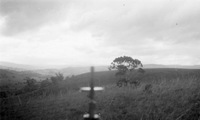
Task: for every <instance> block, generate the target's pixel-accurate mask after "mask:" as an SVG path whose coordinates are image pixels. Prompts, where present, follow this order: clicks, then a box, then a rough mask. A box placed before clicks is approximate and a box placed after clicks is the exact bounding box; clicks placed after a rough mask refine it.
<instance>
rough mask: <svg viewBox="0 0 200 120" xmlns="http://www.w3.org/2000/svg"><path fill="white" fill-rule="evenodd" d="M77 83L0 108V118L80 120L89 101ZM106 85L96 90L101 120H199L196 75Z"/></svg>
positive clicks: (199, 93) (199, 89) (199, 88)
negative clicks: (65, 91)
mask: <svg viewBox="0 0 200 120" xmlns="http://www.w3.org/2000/svg"><path fill="white" fill-rule="evenodd" d="M73 84H75V82H73ZM63 85H64V84H63ZM68 85H69V84H68ZM147 85H151V86H152V87H150V88H149V91H151V92H146V91H145V86H147ZM77 86H79V85H75V89H69V91H68V92H67V93H63V94H57V95H49V96H41V97H31V99H29V101H28V102H27V101H25V102H24V103H23V104H22V105H19V104H13V105H11V106H8V105H4V106H3V107H1V108H2V109H4V110H5V109H7V111H6V112H1V117H2V118H1V119H2V120H3V119H20V120H28V119H31V120H39V119H42V120H55V119H56V120H81V119H82V115H83V114H84V113H85V112H87V111H88V102H89V100H88V98H87V94H86V93H80V92H79V91H78V89H77ZM71 87H72V86H71ZM72 88H73V87H72ZM105 88H106V90H105V91H103V92H100V93H96V101H97V110H96V112H97V113H100V115H101V118H102V120H198V119H199V117H200V112H199V111H200V78H199V77H195V76H192V75H190V76H187V77H185V76H184V77H180V76H178V77H177V76H176V77H173V78H170V79H169V78H166V77H160V78H159V79H157V80H152V79H151V80H150V82H143V83H142V84H141V86H140V87H138V88H134V87H131V86H128V87H121V88H119V87H116V86H115V83H113V84H108V85H105Z"/></svg>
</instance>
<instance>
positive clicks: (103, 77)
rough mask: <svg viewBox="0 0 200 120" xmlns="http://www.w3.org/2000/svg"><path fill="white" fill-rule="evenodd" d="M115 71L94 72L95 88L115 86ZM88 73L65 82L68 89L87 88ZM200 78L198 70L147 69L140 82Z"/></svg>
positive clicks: (199, 70)
mask: <svg viewBox="0 0 200 120" xmlns="http://www.w3.org/2000/svg"><path fill="white" fill-rule="evenodd" d="M115 73H116V71H99V72H97V71H95V74H94V80H95V85H96V86H107V85H113V84H114V85H115V83H116V81H117V80H118V78H117V77H115ZM90 76H91V75H90V73H84V74H80V75H76V76H74V77H73V78H71V79H69V81H68V82H67V84H66V85H67V86H68V87H72V86H74V87H77V89H78V88H80V87H82V86H88V85H89V81H90ZM199 77H200V69H179V68H178V69H176V68H153V69H151V68H149V69H145V73H144V76H143V77H142V80H141V82H143V83H149V82H156V81H162V80H172V79H177V78H179V79H188V80H189V79H196V78H199Z"/></svg>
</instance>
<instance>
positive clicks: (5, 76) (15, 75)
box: [0, 69, 46, 86]
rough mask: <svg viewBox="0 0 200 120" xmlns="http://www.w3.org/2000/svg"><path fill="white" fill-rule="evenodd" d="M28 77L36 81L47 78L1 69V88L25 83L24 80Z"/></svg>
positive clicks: (27, 72) (30, 73) (32, 73)
mask: <svg viewBox="0 0 200 120" xmlns="http://www.w3.org/2000/svg"><path fill="white" fill-rule="evenodd" d="M26 77H30V78H34V79H36V80H40V79H45V78H46V76H44V75H41V74H39V73H34V72H30V71H15V70H9V69H0V86H3V85H8V84H15V83H19V82H20V83H22V82H25V81H24V78H26Z"/></svg>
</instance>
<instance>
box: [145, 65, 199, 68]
mask: <svg viewBox="0 0 200 120" xmlns="http://www.w3.org/2000/svg"><path fill="white" fill-rule="evenodd" d="M143 67H144V68H184V69H200V65H162V64H144V66H143Z"/></svg>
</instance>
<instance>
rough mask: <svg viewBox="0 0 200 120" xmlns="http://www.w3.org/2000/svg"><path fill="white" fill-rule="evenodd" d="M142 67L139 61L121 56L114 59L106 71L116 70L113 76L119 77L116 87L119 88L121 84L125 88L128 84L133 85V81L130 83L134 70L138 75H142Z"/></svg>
mask: <svg viewBox="0 0 200 120" xmlns="http://www.w3.org/2000/svg"><path fill="white" fill-rule="evenodd" d="M142 67H143V65H142V63H141V61H140V60H138V59H133V58H132V57H129V56H121V57H118V58H115V59H114V60H113V62H112V63H111V65H110V66H109V68H108V69H109V70H117V72H116V74H115V76H117V77H119V80H118V81H117V86H119V87H121V86H122V85H123V84H124V86H127V84H128V83H134V82H133V81H130V79H131V78H130V77H131V74H132V73H133V71H134V70H135V69H138V72H140V73H144V70H143V69H142ZM135 82H136V81H135Z"/></svg>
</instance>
